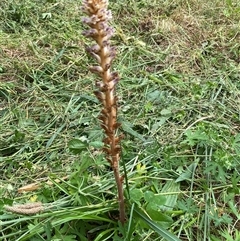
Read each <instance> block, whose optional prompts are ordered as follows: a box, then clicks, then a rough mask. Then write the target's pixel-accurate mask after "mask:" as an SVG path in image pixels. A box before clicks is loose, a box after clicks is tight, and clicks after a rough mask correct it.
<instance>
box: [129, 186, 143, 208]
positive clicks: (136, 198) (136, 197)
mask: <svg viewBox="0 0 240 241" xmlns="http://www.w3.org/2000/svg"><path fill="white" fill-rule="evenodd" d="M130 197H131V200H132V201H133V202H135V203H137V204H138V205H140V200H141V198H143V192H142V190H140V189H137V188H134V189H132V190H131V191H130Z"/></svg>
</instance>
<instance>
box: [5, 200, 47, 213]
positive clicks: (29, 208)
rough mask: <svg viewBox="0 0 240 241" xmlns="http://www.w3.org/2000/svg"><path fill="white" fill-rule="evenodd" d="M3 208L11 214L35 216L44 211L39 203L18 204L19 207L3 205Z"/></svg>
mask: <svg viewBox="0 0 240 241" xmlns="http://www.w3.org/2000/svg"><path fill="white" fill-rule="evenodd" d="M4 208H5V209H6V210H7V211H9V212H12V213H19V214H26V215H31V214H36V213H39V212H41V211H43V210H44V207H43V205H42V203H41V202H35V203H26V204H19V205H13V206H8V205H5V206H4Z"/></svg>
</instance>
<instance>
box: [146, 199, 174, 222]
mask: <svg viewBox="0 0 240 241" xmlns="http://www.w3.org/2000/svg"><path fill="white" fill-rule="evenodd" d="M150 204H151V203H149V204H148V205H147V207H146V212H147V213H148V215H149V216H150V217H151V219H153V220H154V221H159V222H168V223H172V221H173V220H172V218H171V217H170V216H168V215H166V214H163V213H162V212H161V211H160V210H156V209H153V208H152V207H151V205H150Z"/></svg>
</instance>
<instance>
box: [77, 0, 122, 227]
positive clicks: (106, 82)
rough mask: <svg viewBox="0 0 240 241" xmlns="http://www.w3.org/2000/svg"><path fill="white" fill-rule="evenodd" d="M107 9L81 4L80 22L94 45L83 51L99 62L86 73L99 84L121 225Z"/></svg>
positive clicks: (98, 3) (104, 1)
mask: <svg viewBox="0 0 240 241" xmlns="http://www.w3.org/2000/svg"><path fill="white" fill-rule="evenodd" d="M107 6H108V0H83V7H82V10H83V12H84V13H85V14H87V15H88V17H84V18H83V20H82V21H83V23H85V24H87V25H88V26H89V27H90V28H89V29H88V30H86V31H84V32H83V35H84V36H86V37H89V38H92V39H93V40H95V41H96V44H95V45H93V46H90V47H86V51H87V52H88V53H89V54H90V55H91V56H92V57H93V58H94V59H96V61H97V62H98V65H96V66H90V68H89V69H90V71H91V72H93V73H96V74H97V75H98V76H99V80H97V81H96V87H97V89H98V90H97V91H95V92H94V93H95V95H96V97H97V98H98V100H99V101H100V102H101V103H102V106H103V108H102V111H101V114H100V116H99V119H100V121H101V127H102V129H103V130H104V132H105V136H106V137H105V138H104V140H103V142H104V144H105V146H104V148H103V151H104V152H105V153H106V159H107V161H108V162H109V163H110V165H111V167H112V169H113V172H114V177H115V181H116V184H117V190H118V201H119V212H120V221H121V223H124V222H125V208H124V195H123V180H124V177H123V176H121V175H120V172H119V161H120V151H121V148H120V140H121V139H122V136H121V135H120V136H117V130H118V127H119V126H120V123H118V122H117V97H116V95H115V88H116V84H117V83H118V81H119V76H118V73H117V72H112V71H111V70H110V67H111V65H112V62H113V59H114V58H115V56H116V48H115V47H113V46H111V45H110V38H111V37H112V35H113V33H114V31H113V28H112V27H110V26H109V25H108V21H109V20H110V19H111V18H112V14H111V11H110V10H107Z"/></svg>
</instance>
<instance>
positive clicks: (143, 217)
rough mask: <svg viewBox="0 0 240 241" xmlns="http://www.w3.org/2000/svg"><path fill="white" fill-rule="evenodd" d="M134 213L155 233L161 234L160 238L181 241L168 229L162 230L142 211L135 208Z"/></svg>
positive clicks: (168, 240)
mask: <svg viewBox="0 0 240 241" xmlns="http://www.w3.org/2000/svg"><path fill="white" fill-rule="evenodd" d="M134 213H135V214H136V215H137V216H138V217H139V218H140V219H141V220H142V221H144V222H145V223H146V224H147V225H148V226H149V227H150V228H151V229H152V230H153V231H155V232H156V233H157V234H159V236H160V237H162V238H165V239H166V240H167V241H181V240H180V239H179V238H178V237H177V236H175V235H174V234H172V233H170V232H169V231H167V230H166V229H164V228H162V227H161V226H160V225H158V224H157V223H156V222H154V221H153V220H151V219H150V218H149V217H148V216H147V215H146V214H144V213H143V212H142V211H141V210H140V209H138V208H135V209H134Z"/></svg>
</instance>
